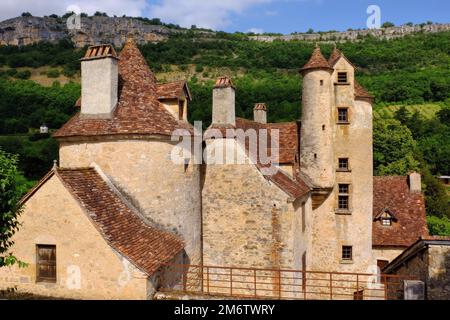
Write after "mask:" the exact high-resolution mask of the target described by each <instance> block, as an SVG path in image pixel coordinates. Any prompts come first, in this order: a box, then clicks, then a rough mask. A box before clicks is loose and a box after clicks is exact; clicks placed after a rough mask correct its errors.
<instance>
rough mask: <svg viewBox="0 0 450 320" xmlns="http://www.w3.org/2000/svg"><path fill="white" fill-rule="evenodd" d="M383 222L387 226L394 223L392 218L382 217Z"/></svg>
mask: <svg viewBox="0 0 450 320" xmlns="http://www.w3.org/2000/svg"><path fill="white" fill-rule="evenodd" d="M381 224H382V225H383V226H385V227H390V226H391V225H392V219H391V218H381Z"/></svg>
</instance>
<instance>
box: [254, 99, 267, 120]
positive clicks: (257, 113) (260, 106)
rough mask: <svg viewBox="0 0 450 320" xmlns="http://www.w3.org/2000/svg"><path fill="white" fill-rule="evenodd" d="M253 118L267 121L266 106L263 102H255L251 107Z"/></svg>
mask: <svg viewBox="0 0 450 320" xmlns="http://www.w3.org/2000/svg"><path fill="white" fill-rule="evenodd" d="M253 120H254V121H255V122H259V123H267V107H266V104H265V103H256V104H255V107H254V108H253Z"/></svg>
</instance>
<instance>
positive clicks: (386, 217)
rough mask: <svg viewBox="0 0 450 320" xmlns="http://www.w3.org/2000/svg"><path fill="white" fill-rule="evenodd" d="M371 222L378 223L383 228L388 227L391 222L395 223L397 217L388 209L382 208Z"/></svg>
mask: <svg viewBox="0 0 450 320" xmlns="http://www.w3.org/2000/svg"><path fill="white" fill-rule="evenodd" d="M373 221H379V222H380V224H381V225H382V226H383V227H390V226H392V224H393V222H397V217H396V216H395V214H394V213H393V212H392V211H391V210H390V209H388V208H384V209H383V210H381V211H380V213H378V214H377V215H376V216H375V218H374V219H373Z"/></svg>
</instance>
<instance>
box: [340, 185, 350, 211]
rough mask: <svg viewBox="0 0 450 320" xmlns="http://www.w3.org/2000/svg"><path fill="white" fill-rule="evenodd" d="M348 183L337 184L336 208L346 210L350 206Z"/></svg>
mask: <svg viewBox="0 0 450 320" xmlns="http://www.w3.org/2000/svg"><path fill="white" fill-rule="evenodd" d="M349 199H350V185H349V184H339V194H338V208H339V209H341V210H348V209H349V208H350V200H349Z"/></svg>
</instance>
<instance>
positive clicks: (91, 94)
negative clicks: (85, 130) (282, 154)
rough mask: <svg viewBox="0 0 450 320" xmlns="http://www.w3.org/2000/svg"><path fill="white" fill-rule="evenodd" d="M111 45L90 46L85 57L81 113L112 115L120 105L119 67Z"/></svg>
mask: <svg viewBox="0 0 450 320" xmlns="http://www.w3.org/2000/svg"><path fill="white" fill-rule="evenodd" d="M118 60H119V59H118V58H117V54H116V52H115V50H114V48H113V47H112V46H111V45H100V46H93V47H89V49H88V50H87V51H86V54H85V56H84V58H82V59H81V116H82V117H86V118H103V119H104V118H111V116H112V113H113V111H114V108H115V107H116V104H117V97H118V81H119V66H118Z"/></svg>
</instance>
